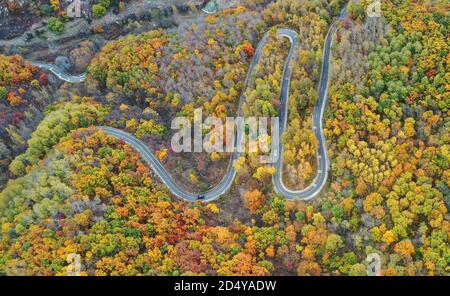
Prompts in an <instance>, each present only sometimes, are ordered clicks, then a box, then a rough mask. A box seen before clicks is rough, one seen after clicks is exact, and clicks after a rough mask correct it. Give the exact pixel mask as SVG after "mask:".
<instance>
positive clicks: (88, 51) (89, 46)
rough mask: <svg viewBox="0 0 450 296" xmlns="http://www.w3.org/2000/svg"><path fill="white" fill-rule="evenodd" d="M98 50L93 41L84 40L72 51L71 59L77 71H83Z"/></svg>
mask: <svg viewBox="0 0 450 296" xmlns="http://www.w3.org/2000/svg"><path fill="white" fill-rule="evenodd" d="M96 51H97V46H96V45H95V44H94V43H93V42H92V41H82V42H81V43H80V44H79V45H78V46H77V48H75V49H73V50H72V51H71V52H70V59H71V61H72V62H73V64H74V70H75V71H76V72H78V73H79V72H83V71H85V70H86V67H87V66H88V65H89V63H90V62H91V59H92V58H93V57H94V55H95V52H96Z"/></svg>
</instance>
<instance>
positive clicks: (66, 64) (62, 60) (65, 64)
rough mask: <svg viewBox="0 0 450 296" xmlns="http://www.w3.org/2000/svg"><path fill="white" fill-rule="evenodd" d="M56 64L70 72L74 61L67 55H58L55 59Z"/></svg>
mask: <svg viewBox="0 0 450 296" xmlns="http://www.w3.org/2000/svg"><path fill="white" fill-rule="evenodd" d="M55 65H56V66H57V67H58V68H60V69H61V70H63V71H65V72H69V71H70V70H71V69H72V67H73V64H72V62H71V61H70V60H69V58H67V57H65V56H58V57H57V58H56V59H55Z"/></svg>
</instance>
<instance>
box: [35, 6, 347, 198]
mask: <svg viewBox="0 0 450 296" xmlns="http://www.w3.org/2000/svg"><path fill="white" fill-rule="evenodd" d="M345 16H346V9H345V8H344V10H343V11H342V12H341V14H340V16H339V17H338V20H340V19H342V18H343V17H345ZM336 31H337V27H336V22H334V23H333V24H332V25H331V26H330V29H329V31H328V33H327V36H326V39H325V44H324V50H323V58H322V71H321V77H320V82H319V88H318V94H319V96H318V100H317V103H316V106H315V108H314V111H313V115H312V116H313V126H312V128H313V131H314V134H315V136H316V137H317V139H318V142H319V147H318V151H317V167H318V169H317V175H316V177H315V178H314V180H313V181H312V183H311V184H310V185H309V186H308V187H307V188H305V189H303V190H290V189H288V188H287V187H286V186H285V185H284V183H283V179H282V168H283V161H282V157H276V158H277V159H276V161H275V163H274V165H275V167H276V173H275V174H274V176H273V183H274V185H275V190H276V192H277V193H279V194H280V195H282V196H284V197H286V198H288V199H294V198H295V199H301V200H310V199H312V198H314V197H315V196H317V195H318V194H319V193H320V191H321V190H322V189H323V188H324V186H325V185H326V182H327V179H328V171H329V168H330V161H329V159H328V154H327V148H326V141H325V137H324V135H323V114H324V110H325V106H326V103H327V91H328V73H329V62H330V52H331V45H332V42H333V37H334V35H335V33H336ZM277 36H278V37H285V38H288V39H289V41H290V43H291V47H290V50H289V54H288V56H287V58H286V61H285V65H284V70H283V76H282V82H281V94H280V100H281V109H280V111H281V112H280V117H279V118H280V125H279V126H280V127H279V128H280V130H279V132H280V133H279V134H280V135H282V134H283V133H284V131H285V129H286V126H287V117H288V99H289V87H290V81H291V76H292V67H293V62H295V60H296V54H295V53H296V52H298V47H299V44H298V35H297V33H296V32H295V31H293V30H290V29H279V30H278V31H277ZM267 37H268V33H267V34H265V35H264V37H263V38H262V39H261V40H260V42H259V44H258V47H257V48H256V50H255V54H254V57H253V59H252V61H251V63H250V66H249V70H248V72H247V77H246V80H245V87H244V89H246V88H247V87H251V83H252V79H251V75H252V73H253V70H254V68H255V66H256V65H257V64H258V63H259V61H260V59H261V55H262V50H263V48H264V46H265V44H266V42H267ZM33 64H34V65H36V66H38V67H40V68H42V69H46V70H48V71H50V72H52V73H53V74H55V75H56V76H57V77H58V78H59V79H61V80H64V81H66V82H70V83H79V82H82V81H84V80H85V78H86V75H85V74H83V75H79V76H72V75H69V74H66V73H64V72H62V71H60V70H59V69H58V68H57V67H56V66H54V65H51V64H44V63H39V62H33ZM244 101H245V96H244V94H242V95H241V97H240V100H239V109H238V110H239V111H238V112H239V115H240V116H242V104H243V102H244ZM99 128H100V129H102V130H104V131H105V133H107V134H109V135H111V136H114V137H117V138H119V139H121V140H123V141H125V142H126V143H127V144H129V145H130V146H132V147H133V148H134V149H135V150H136V151H137V152H139V153H140V154H141V156H142V158H143V159H144V160H145V162H147V164H148V165H149V166H150V167H151V168H152V169H153V170H154V172H155V173H156V174H157V175H158V176H159V177H160V179H161V180H162V182H163V183H164V184H165V185H166V186H167V188H168V189H169V191H170V192H171V193H172V194H174V195H175V196H177V197H178V198H181V199H183V200H185V201H190V202H194V201H197V200H199V196H201V197H202V198H201V200H202V201H205V202H207V201H212V200H215V199H217V198H219V197H220V196H221V195H223V194H225V193H226V192H227V191H228V190H229V189H230V187H231V186H232V185H233V180H234V178H235V176H236V171H235V169H234V167H233V162H234V161H235V160H236V159H237V158H238V157H239V155H240V153H239V152H237V151H236V152H234V153H232V155H231V157H230V161H229V163H228V169H227V172H226V174H225V176H224V177H223V178H222V180H221V181H220V182H219V184H218V185H217V186H215V187H214V188H212V189H210V190H209V191H207V192H204V193H190V192H186V191H185V190H183V189H182V188H180V186H179V185H177V184H176V182H175V181H174V179H173V178H172V176H171V175H170V174H169V172H168V171H167V170H166V169H165V167H164V165H163V164H162V163H161V162H160V161H159V160H158V158H156V156H155V155H154V154H153V153H152V152H151V151H150V150H149V149H148V148H147V146H146V145H145V144H144V143H143V142H142V141H140V140H139V139H137V138H136V137H134V136H133V135H131V134H130V133H127V132H125V131H122V130H119V129H116V128H113V127H108V126H100V127H99ZM238 140H239V139H237V141H235V142H236V143H237V142H238ZM276 149H277V151H276V153H275V154H276V155H277V156H279V155H281V156H282V155H283V145H282V143H281V141H279V143H278V147H276Z"/></svg>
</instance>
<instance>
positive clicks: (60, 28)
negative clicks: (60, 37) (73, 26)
mask: <svg viewBox="0 0 450 296" xmlns="http://www.w3.org/2000/svg"><path fill="white" fill-rule="evenodd" d="M48 28H49V30H50V31H52V32H53V33H55V34H61V33H62V32H64V23H63V22H62V21H61V20H60V19H59V18H56V17H52V18H50V20H49V21H48Z"/></svg>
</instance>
